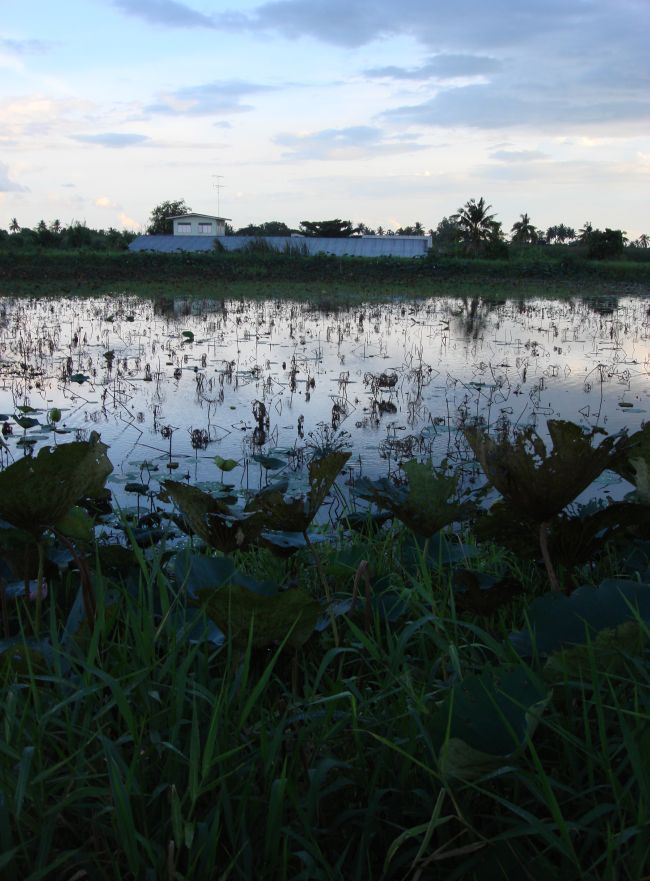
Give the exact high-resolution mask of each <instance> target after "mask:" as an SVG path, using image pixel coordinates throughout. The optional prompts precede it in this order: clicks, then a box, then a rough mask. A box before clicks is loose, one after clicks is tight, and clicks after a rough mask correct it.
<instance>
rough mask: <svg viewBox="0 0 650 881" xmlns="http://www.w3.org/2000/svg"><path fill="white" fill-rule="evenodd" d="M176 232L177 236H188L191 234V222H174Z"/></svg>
mask: <svg viewBox="0 0 650 881" xmlns="http://www.w3.org/2000/svg"><path fill="white" fill-rule="evenodd" d="M176 232H177V234H178V235H179V236H189V235H191V234H192V224H191V223H177V224H176Z"/></svg>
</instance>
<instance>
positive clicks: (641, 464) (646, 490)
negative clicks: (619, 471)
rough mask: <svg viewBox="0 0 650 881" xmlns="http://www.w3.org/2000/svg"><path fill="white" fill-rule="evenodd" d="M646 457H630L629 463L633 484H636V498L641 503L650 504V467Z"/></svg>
mask: <svg viewBox="0 0 650 881" xmlns="http://www.w3.org/2000/svg"><path fill="white" fill-rule="evenodd" d="M648 461H649V460H647V459H641V458H639V459H630V465H631V466H632V468H634V485H635V486H636V498H637V499H638V500H639V502H641V504H642V505H650V468H648Z"/></svg>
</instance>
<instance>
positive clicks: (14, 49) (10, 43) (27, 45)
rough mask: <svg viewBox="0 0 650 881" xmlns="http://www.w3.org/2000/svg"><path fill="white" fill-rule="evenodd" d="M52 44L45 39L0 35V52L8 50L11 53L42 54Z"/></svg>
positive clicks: (48, 49) (49, 48)
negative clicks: (13, 37) (24, 38)
mask: <svg viewBox="0 0 650 881" xmlns="http://www.w3.org/2000/svg"><path fill="white" fill-rule="evenodd" d="M53 45H54V43H49V42H47V41H46V40H12V39H10V38H9V37H0V52H10V53H11V54H12V55H43V54H44V53H45V52H49V51H50V50H51V49H52V47H53Z"/></svg>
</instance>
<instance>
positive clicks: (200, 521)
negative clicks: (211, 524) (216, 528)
mask: <svg viewBox="0 0 650 881" xmlns="http://www.w3.org/2000/svg"><path fill="white" fill-rule="evenodd" d="M162 486H163V489H164V491H165V492H166V493H167V495H168V496H169V497H170V499H171V500H172V501H173V502H174V504H175V505H176V507H177V508H178V509H179V510H180V511H181V513H182V514H183V515H184V517H185V519H186V520H187V523H188V524H189V528H190V529H191V530H192V531H193V532H195V533H196V534H197V535H198V536H199V537H200V538H202V539H203V541H204V542H206V544H210V529H209V528H208V525H207V523H206V522H205V515H206V514H227V513H228V510H229V509H228V506H227V505H226V504H225V503H224V502H223V501H221V500H220V499H216V498H214V496H211V495H209V494H208V493H204V492H202V491H201V490H200V489H196V487H193V486H188V485H187V484H186V483H179V482H178V481H176V480H164V481H163V483H162Z"/></svg>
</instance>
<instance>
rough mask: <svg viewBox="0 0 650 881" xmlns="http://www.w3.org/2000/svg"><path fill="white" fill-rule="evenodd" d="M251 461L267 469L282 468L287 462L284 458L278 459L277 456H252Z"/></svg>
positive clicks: (275, 469)
mask: <svg viewBox="0 0 650 881" xmlns="http://www.w3.org/2000/svg"><path fill="white" fill-rule="evenodd" d="M252 458H253V461H254V462H257V463H258V465H261V466H262V468H265V469H266V470H267V471H277V470H278V468H284V467H285V465H286V464H287V462H286V460H285V459H279V458H278V457H277V456H262V455H256V456H253V457H252Z"/></svg>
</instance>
